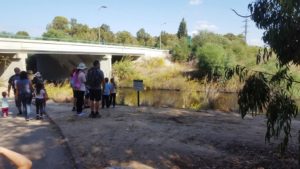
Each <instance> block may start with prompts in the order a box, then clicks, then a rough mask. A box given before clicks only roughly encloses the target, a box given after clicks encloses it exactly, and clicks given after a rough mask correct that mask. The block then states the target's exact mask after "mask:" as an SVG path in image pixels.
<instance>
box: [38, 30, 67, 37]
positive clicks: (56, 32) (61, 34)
mask: <svg viewBox="0 0 300 169" xmlns="http://www.w3.org/2000/svg"><path fill="white" fill-rule="evenodd" d="M43 37H44V38H45V39H48V38H49V39H53V38H54V39H67V38H69V35H68V34H67V33H66V32H64V31H61V30H55V29H49V30H48V31H47V32H45V33H44V34H43Z"/></svg>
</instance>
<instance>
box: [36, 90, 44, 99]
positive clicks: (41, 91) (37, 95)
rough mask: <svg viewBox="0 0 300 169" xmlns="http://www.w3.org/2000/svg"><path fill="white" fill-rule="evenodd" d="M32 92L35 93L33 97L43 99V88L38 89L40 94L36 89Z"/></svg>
mask: <svg viewBox="0 0 300 169" xmlns="http://www.w3.org/2000/svg"><path fill="white" fill-rule="evenodd" d="M34 93H35V98H37V99H44V98H45V94H46V92H45V90H44V89H41V90H40V94H37V91H36V90H35V91H34Z"/></svg>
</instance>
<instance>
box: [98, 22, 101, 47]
mask: <svg viewBox="0 0 300 169" xmlns="http://www.w3.org/2000/svg"><path fill="white" fill-rule="evenodd" d="M98 35H99V44H101V26H99V32H98Z"/></svg>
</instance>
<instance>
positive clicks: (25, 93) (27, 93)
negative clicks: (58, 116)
mask: <svg viewBox="0 0 300 169" xmlns="http://www.w3.org/2000/svg"><path fill="white" fill-rule="evenodd" d="M14 72H15V74H14V75H13V76H11V77H10V78H9V80H8V91H7V92H2V106H1V108H2V116H3V117H7V116H8V111H9V104H8V99H7V98H8V97H10V92H11V90H12V91H13V93H14V98H15V105H16V107H17V109H18V115H24V117H25V120H26V121H28V120H29V115H30V114H31V102H32V99H33V98H35V105H36V119H43V117H44V113H45V106H46V100H47V98H48V96H47V92H46V89H45V87H44V82H43V78H42V76H41V74H40V73H39V72H36V73H35V74H34V78H33V79H32V80H31V79H30V78H29V76H28V73H27V72H26V71H21V70H20V69H19V68H18V67H16V68H15V69H14Z"/></svg>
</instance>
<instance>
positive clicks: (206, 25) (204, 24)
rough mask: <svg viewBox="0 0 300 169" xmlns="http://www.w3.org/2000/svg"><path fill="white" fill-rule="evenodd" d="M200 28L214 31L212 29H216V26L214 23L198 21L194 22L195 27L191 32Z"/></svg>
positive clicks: (200, 29)
mask: <svg viewBox="0 0 300 169" xmlns="http://www.w3.org/2000/svg"><path fill="white" fill-rule="evenodd" d="M202 30H206V31H212V32H214V31H216V30H218V27H217V26H216V25H214V24H211V23H208V22H207V21H198V22H197V23H196V26H195V29H194V30H193V31H192V32H191V33H192V34H196V33H198V32H199V31H202Z"/></svg>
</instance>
